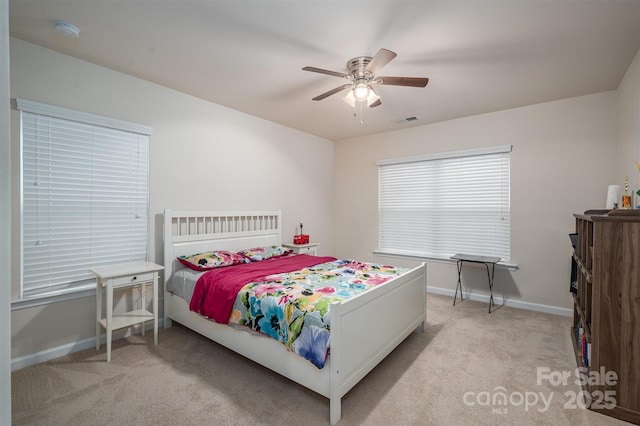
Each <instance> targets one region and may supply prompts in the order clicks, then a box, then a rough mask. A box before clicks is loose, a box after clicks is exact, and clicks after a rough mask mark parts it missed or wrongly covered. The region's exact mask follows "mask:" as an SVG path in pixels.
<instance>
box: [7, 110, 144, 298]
mask: <svg viewBox="0 0 640 426" xmlns="http://www.w3.org/2000/svg"><path fill="white" fill-rule="evenodd" d="M17 105H18V109H19V110H20V126H21V149H22V151H21V156H22V169H21V173H22V200H21V201H22V209H21V212H22V213H21V221H22V235H21V249H22V257H21V259H22V260H21V262H22V277H21V278H22V279H21V298H22V299H28V298H33V297H43V296H45V295H46V296H52V295H53V296H55V295H60V294H65V293H69V292H74V291H79V290H83V289H87V288H94V286H95V279H94V277H93V275H92V274H91V273H90V271H89V268H91V267H94V266H104V265H109V264H115V263H123V262H134V261H144V260H146V259H147V251H148V249H147V247H148V216H149V214H148V199H149V178H148V163H149V160H148V158H149V135H150V134H151V129H149V128H147V127H145V126H139V125H136V124H133V123H127V122H122V121H118V120H113V119H109V118H106V117H100V116H96V115H93V114H87V113H82V112H79V111H73V110H69V109H66V108H60V107H55V106H51V105H46V104H41V103H38V102H33V101H28V100H25V99H17Z"/></svg>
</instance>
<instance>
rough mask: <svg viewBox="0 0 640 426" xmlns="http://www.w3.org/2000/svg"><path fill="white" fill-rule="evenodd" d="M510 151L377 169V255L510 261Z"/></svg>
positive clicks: (390, 162) (503, 149)
mask: <svg viewBox="0 0 640 426" xmlns="http://www.w3.org/2000/svg"><path fill="white" fill-rule="evenodd" d="M510 151H511V147H510V146H508V147H496V148H492V149H486V150H474V151H462V152H455V153H448V154H444V155H443V154H436V155H433V156H421V157H412V158H406V159H398V160H388V161H382V162H379V163H378V172H379V173H378V176H379V216H378V217H379V249H378V251H379V252H383V253H389V254H396V255H408V256H417V257H429V258H443V259H448V258H449V257H450V256H452V255H454V254H456V253H465V254H476V255H483V256H498V257H500V258H502V261H504V262H507V261H509V258H510V212H509V205H510V203H509V189H510Z"/></svg>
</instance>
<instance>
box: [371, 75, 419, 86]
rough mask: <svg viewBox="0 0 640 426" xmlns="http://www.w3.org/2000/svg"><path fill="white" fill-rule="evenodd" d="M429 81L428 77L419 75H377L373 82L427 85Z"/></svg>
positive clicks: (387, 84) (392, 84) (391, 84)
mask: <svg viewBox="0 0 640 426" xmlns="http://www.w3.org/2000/svg"><path fill="white" fill-rule="evenodd" d="M428 82H429V79H428V78H419V77H377V78H376V79H375V80H374V81H372V83H376V84H382V85H386V86H409V87H425V86H426V85H427V83H428Z"/></svg>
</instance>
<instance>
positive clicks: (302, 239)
mask: <svg viewBox="0 0 640 426" xmlns="http://www.w3.org/2000/svg"><path fill="white" fill-rule="evenodd" d="M293 244H309V235H307V234H300V235H294V236H293Z"/></svg>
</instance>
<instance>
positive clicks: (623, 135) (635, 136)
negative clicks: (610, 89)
mask: <svg viewBox="0 0 640 426" xmlns="http://www.w3.org/2000/svg"><path fill="white" fill-rule="evenodd" d="M636 161H640V50H639V51H638V53H636V57H635V59H634V60H633V62H632V63H631V65H630V66H629V68H628V69H627V72H626V73H625V75H624V78H623V79H622V82H621V83H620V86H618V161H617V162H616V172H617V175H616V176H617V180H616V183H618V184H619V185H624V179H625V176H629V193H630V194H632V193H633V194H634V195H635V193H636V191H638V190H639V189H640V170H638V168H637V166H636ZM623 188H624V187H623ZM633 200H634V198H632V201H633ZM634 206H640V197H638V196H637V195H635V204H634Z"/></svg>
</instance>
